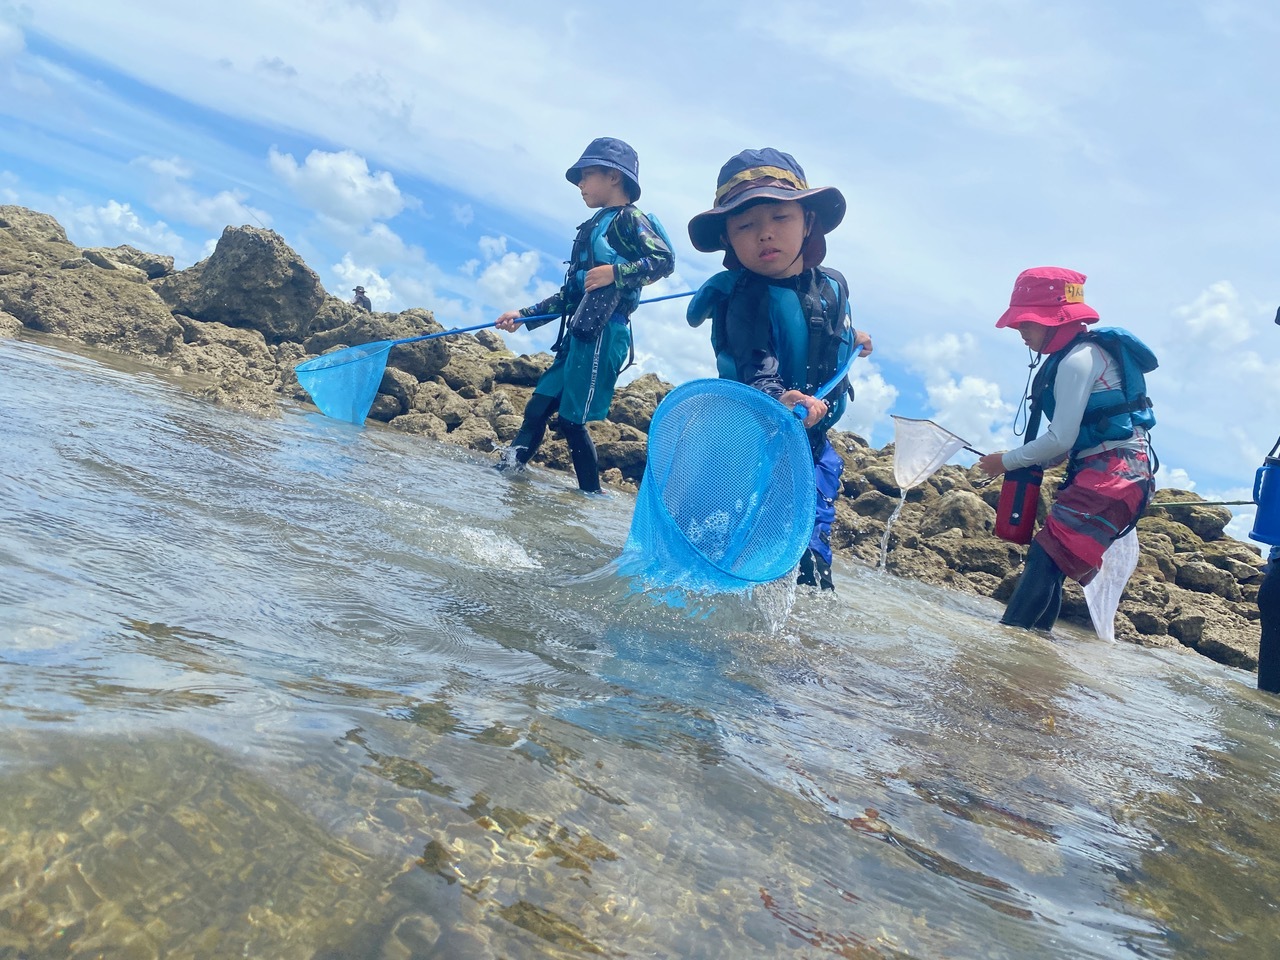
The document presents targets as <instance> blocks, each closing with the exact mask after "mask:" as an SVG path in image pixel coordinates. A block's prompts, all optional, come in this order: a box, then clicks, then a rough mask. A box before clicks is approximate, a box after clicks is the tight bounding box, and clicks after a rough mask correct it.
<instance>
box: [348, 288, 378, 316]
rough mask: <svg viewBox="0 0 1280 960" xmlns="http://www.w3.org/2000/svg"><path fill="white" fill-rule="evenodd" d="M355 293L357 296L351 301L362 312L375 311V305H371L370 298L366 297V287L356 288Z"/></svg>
mask: <svg viewBox="0 0 1280 960" xmlns="http://www.w3.org/2000/svg"><path fill="white" fill-rule="evenodd" d="M353 292H354V293H355V296H354V297H352V299H351V302H352V303H354V304H355V305H356V306H357V307H359V308H360V309H361V310H372V309H373V304H372V303H370V302H369V298H368V297H366V296H365V295H364V287H356V288H355V290H354V291H353Z"/></svg>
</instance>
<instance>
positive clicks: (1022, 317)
mask: <svg viewBox="0 0 1280 960" xmlns="http://www.w3.org/2000/svg"><path fill="white" fill-rule="evenodd" d="M1098 319H1099V318H1098V311H1096V310H1094V309H1093V307H1091V306H1089V305H1088V304H1087V303H1063V304H1058V305H1057V306H1052V307H1010V308H1009V309H1008V310H1006V311H1005V312H1004V313H1002V314H1000V319H999V320H997V321H996V328H997V329H999V328H1000V327H1016V326H1018V325H1019V324H1021V323H1038V324H1040V325H1041V326H1042V327H1060V326H1062V325H1063V324H1067V323H1077V322H1082V323H1094V322H1095V321H1097V320H1098Z"/></svg>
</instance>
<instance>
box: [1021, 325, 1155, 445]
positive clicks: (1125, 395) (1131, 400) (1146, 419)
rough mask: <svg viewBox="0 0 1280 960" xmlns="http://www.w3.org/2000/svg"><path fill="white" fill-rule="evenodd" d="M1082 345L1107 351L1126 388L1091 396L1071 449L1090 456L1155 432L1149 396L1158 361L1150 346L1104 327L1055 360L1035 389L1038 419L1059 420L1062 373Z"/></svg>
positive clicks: (1043, 369) (1039, 376) (1051, 358)
mask: <svg viewBox="0 0 1280 960" xmlns="http://www.w3.org/2000/svg"><path fill="white" fill-rule="evenodd" d="M1080 343H1093V344H1096V345H1097V346H1098V347H1100V348H1102V349H1103V350H1104V351H1106V353H1107V354H1108V355H1109V356H1110V357H1111V358H1112V359H1113V360H1114V361H1115V363H1116V366H1117V369H1118V371H1119V374H1120V386H1119V387H1118V388H1112V389H1110V390H1100V391H1098V392H1096V393H1091V394H1090V395H1089V402H1088V403H1087V404H1086V406H1085V408H1084V416H1083V418H1081V421H1080V434H1079V436H1077V437H1076V442H1075V443H1074V444H1072V446H1071V450H1072V452H1073V453H1076V452H1079V451H1081V450H1088V449H1090V448H1091V447H1096V446H1098V445H1099V444H1101V443H1104V442H1107V441H1117V440H1128V439H1129V438H1130V437H1132V436H1133V434H1134V432H1135V431H1136V430H1137V429H1139V428H1141V429H1143V430H1150V429H1151V428H1152V427H1154V426H1155V424H1156V417H1155V414H1154V413H1152V411H1151V399H1150V398H1149V397H1148V396H1147V380H1146V376H1145V375H1146V374H1148V373H1150V372H1151V371H1152V370H1154V369H1156V367H1157V365H1158V363H1157V361H1156V355H1155V354H1154V353H1152V352H1151V348H1150V347H1148V346H1147V345H1146V344H1145V343H1143V342H1142V341H1141V340H1139V339H1138V338H1137V337H1135V336H1134V335H1133V334H1132V333H1130V332H1129V331H1128V330H1124V329H1121V328H1120V327H1100V328H1098V329H1097V330H1090V331H1088V332H1086V333H1082V334H1081V335H1080V336H1078V337H1076V338H1075V339H1074V340H1072V341H1071V343H1069V344H1068V345H1067V346H1065V347H1063V348H1062V349H1061V350H1058V351H1056V352H1054V353H1053V354H1051V355H1050V356H1049V358H1048V359H1047V360H1046V361H1045V362H1044V366H1043V367H1041V368H1040V372H1039V373H1037V374H1036V378H1035V380H1034V381H1033V383H1032V385H1031V405H1032V411H1033V413H1034V412H1035V411H1036V410H1037V409H1038V410H1040V411H1042V412H1043V413H1044V415H1045V416H1047V417H1048V418H1049V419H1050V420H1052V419H1053V411H1054V409H1055V407H1056V406H1057V402H1056V400H1055V398H1054V394H1053V387H1054V382H1055V381H1056V380H1057V377H1058V367H1059V366H1060V365H1061V363H1062V359H1063V357H1065V356H1066V355H1067V353H1068V352H1069V351H1071V350H1072V349H1073V348H1075V347H1076V346H1077V345H1078V344H1080Z"/></svg>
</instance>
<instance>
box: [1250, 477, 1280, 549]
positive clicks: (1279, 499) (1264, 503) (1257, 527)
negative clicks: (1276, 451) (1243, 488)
mask: <svg viewBox="0 0 1280 960" xmlns="http://www.w3.org/2000/svg"><path fill="white" fill-rule="evenodd" d="M1253 502H1254V503H1256V504H1257V505H1258V514H1257V516H1255V517H1254V518H1253V530H1251V531H1250V532H1249V536H1250V538H1252V539H1254V540H1260V541H1262V542H1263V543H1269V544H1271V545H1272V546H1273V547H1274V546H1280V457H1267V459H1266V461H1264V463H1263V465H1262V466H1260V467H1259V468H1258V474H1257V476H1255V477H1254V478H1253Z"/></svg>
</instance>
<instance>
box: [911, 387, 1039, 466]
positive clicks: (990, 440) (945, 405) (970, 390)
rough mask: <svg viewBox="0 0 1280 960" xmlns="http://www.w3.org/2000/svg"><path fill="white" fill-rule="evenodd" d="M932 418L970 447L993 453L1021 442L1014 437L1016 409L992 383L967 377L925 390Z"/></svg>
mask: <svg viewBox="0 0 1280 960" xmlns="http://www.w3.org/2000/svg"><path fill="white" fill-rule="evenodd" d="M926 390H927V393H928V397H929V403H930V405H931V406H932V407H933V410H934V414H933V418H932V419H935V420H937V422H938V423H939V425H941V426H943V427H946V428H947V429H948V430H950V431H951V432H952V433H954V434H956V435H958V436H961V437H964V438H965V439H966V440H967V441H968V442H969V444H970V445H971V446H973V447H976V448H978V449H979V450H982V451H983V452H984V453H992V452H994V451H996V450H999V449H1008V448H1009V447H1011V446H1014V445H1016V444H1018V443H1020V442H1021V441H1020V440H1018V439H1017V438H1015V437H1014V436H1013V434H1012V423H1013V418H1014V412H1015V408H1014V406H1013V405H1012V404H1008V403H1006V402H1005V401H1004V400H1002V399H1001V398H1000V388H999V386H997V385H996V384H994V383H992V382H991V381H990V380H984V379H982V378H981V377H973V376H965V377H961V378H960V379H959V380H958V381H957V380H954V379H948V380H946V381H943V382H941V383H933V384H929V385H928V386H927V387H926Z"/></svg>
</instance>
